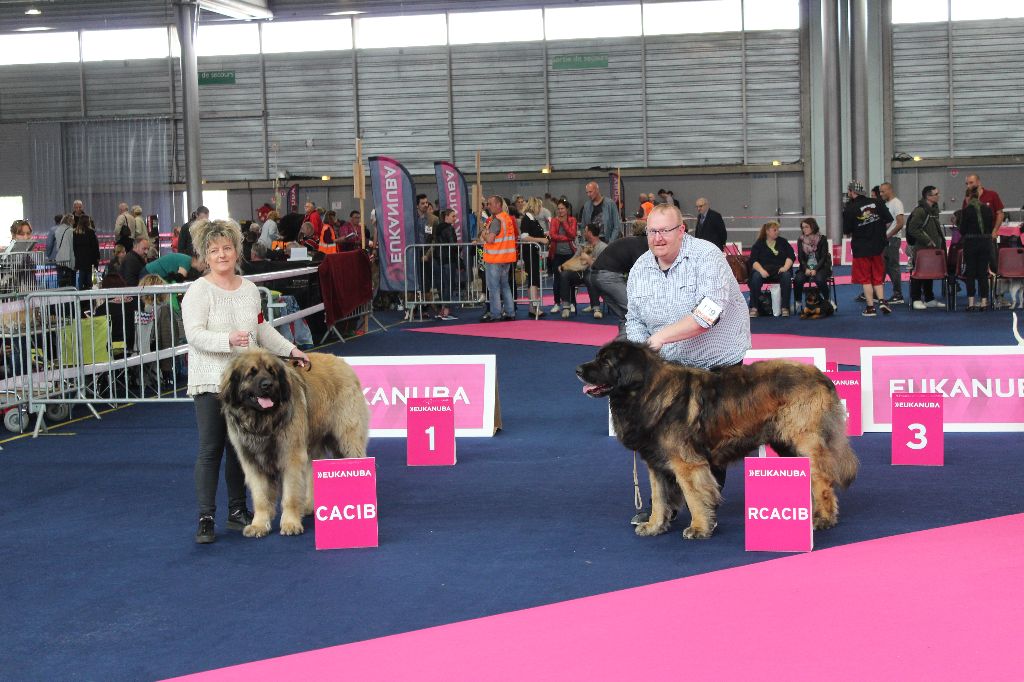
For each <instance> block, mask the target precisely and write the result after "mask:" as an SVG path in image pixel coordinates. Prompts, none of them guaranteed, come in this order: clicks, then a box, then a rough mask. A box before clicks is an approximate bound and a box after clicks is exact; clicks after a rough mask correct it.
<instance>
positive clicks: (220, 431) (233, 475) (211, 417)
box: [195, 393, 245, 516]
mask: <svg viewBox="0 0 1024 682" xmlns="http://www.w3.org/2000/svg"><path fill="white" fill-rule="evenodd" d="M195 406H196V426H197V427H198V430H199V454H198V455H196V467H195V479H196V499H197V501H198V503H199V515H200V516H207V515H208V516H213V514H214V512H216V511H217V482H218V481H219V480H220V460H221V457H222V456H224V455H225V453H226V454H227V456H226V458H225V462H224V482H225V483H227V486H228V508H229V509H238V508H239V507H244V506H245V474H244V473H243V472H242V466H241V465H240V464H239V463H238V455H236V454H235V448H234V447H232V445H231V441H230V440H229V439H228V427H227V424H226V423H225V422H224V415H223V414H221V411H220V398H219V397H218V396H217V394H216V393H201V394H199V395H197V396H196V397H195Z"/></svg>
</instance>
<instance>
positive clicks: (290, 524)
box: [281, 520, 306, 535]
mask: <svg viewBox="0 0 1024 682" xmlns="http://www.w3.org/2000/svg"><path fill="white" fill-rule="evenodd" d="M305 530H306V529H305V528H303V527H302V521H284V520H282V521H281V535H302V533H303V532H305Z"/></svg>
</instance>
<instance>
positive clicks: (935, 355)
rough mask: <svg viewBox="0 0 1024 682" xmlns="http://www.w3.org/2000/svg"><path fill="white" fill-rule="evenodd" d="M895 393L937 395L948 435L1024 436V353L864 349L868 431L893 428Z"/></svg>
mask: <svg viewBox="0 0 1024 682" xmlns="http://www.w3.org/2000/svg"><path fill="white" fill-rule="evenodd" d="M894 393H935V394H939V395H941V396H942V397H943V398H944V400H943V415H944V426H945V430H946V431H989V432H1007V431H1024V400H1022V398H1024V347H1019V346H963V347H949V346H946V347H941V346H938V347H916V348H867V347H865V348H861V398H862V405H861V407H862V409H863V411H864V417H863V421H864V430H865V431H889V430H891V428H892V399H891V397H890V396H891V395H893V394H894Z"/></svg>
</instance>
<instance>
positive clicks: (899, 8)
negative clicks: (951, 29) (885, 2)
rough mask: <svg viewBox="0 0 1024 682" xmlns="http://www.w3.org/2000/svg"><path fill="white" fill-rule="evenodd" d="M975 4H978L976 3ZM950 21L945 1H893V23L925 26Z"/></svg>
mask: <svg viewBox="0 0 1024 682" xmlns="http://www.w3.org/2000/svg"><path fill="white" fill-rule="evenodd" d="M973 4H977V2H976V1H975V2H974V3H973ZM947 20H949V8H948V7H947V6H946V3H945V1H944V0H943V1H942V2H936V0H892V23H894V24H923V23H926V22H929V21H947Z"/></svg>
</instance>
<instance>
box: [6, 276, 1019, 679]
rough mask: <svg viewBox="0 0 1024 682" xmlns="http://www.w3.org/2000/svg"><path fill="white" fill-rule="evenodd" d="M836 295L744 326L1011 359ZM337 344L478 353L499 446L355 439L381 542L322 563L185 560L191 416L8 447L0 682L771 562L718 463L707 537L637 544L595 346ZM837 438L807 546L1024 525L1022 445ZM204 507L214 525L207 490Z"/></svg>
mask: <svg viewBox="0 0 1024 682" xmlns="http://www.w3.org/2000/svg"><path fill="white" fill-rule="evenodd" d="M853 295H854V292H853V290H852V288H849V287H844V288H843V291H842V292H841V296H844V297H845V301H848V303H846V308H845V310H844V311H843V314H841V315H840V316H838V317H835V318H831V319H827V320H822V321H817V322H800V321H799V320H794V319H789V320H783V319H776V320H764V319H758V320H754V325H753V326H754V331H755V332H758V331H762V332H774V333H803V334H811V335H818V336H828V335H839V334H842V335H844V336H848V337H859V338H877V339H891V340H899V341H915V340H919V341H926V342H931V343H948V344H954V345H963V344H1006V343H1011V342H1012V337H1011V336H1010V335H1009V315H1008V314H1003V313H990V314H985V315H970V316H968V315H965V314H963V313H958V314H955V315H954V314H950V315H948V316H947V315H946V314H945V313H941V312H938V311H928V312H925V313H920V314H912V313H907V312H902V313H897V314H894V315H893V316H889V317H887V318H877V319H869V320H863V319H862V318H860V316H859V314H858V315H857V316H856V318H854V317H853V315H852V314H851V313H852V312H853V310H854V308H853V305H854V304H853V303H852V298H853ZM857 312H858V313H859V308H858V309H857ZM475 317H476V316H473V315H471V314H470V313H469V312H468V311H467V313H466V315H465V318H466V320H465V321H475ZM427 324H442V323H427ZM450 324H454V323H450ZM332 349H333V350H335V351H336V352H338V353H339V354H342V355H345V354H349V355H398V354H435V353H436V354H451V353H470V354H475V353H493V354H496V355H497V357H498V373H499V386H500V392H501V405H502V411H503V418H504V423H505V431H503V432H502V433H500V434H499V435H498V436H496V437H495V438H492V439H463V440H460V442H459V464H458V465H457V466H455V467H453V468H437V469H434V468H407V467H406V466H405V463H404V460H405V442H404V440H402V439H374V440H373V441H371V447H370V452H371V454H372V455H374V456H376V457H377V466H378V470H379V491H378V494H379V505H380V529H381V530H380V547H379V548H375V549H363V550H348V551H333V552H317V551H316V550H315V549H314V544H313V536H312V534H311V533H307V534H306V535H304V536H301V537H297V538H283V537H280V536H278V535H276V534H275V535H272V536H271V537H269V538H266V539H263V540H258V541H256V540H248V539H245V538H242V537H241V535H240V534H239V533H237V532H221V533H220V534H219V535H218V540H217V542H216V543H214V544H213V545H208V546H197V545H195V544H194V543H193V541H192V533H193V532H194V492H193V482H192V465H193V460H194V452H195V448H196V436H195V426H194V418H193V413H192V409H191V405H187V404H181V405H177V404H172V405H164V406H152V405H150V406H138V407H130V408H127V409H122V410H117V411H114V412H110V413H108V414H105V415H104V417H103V420H102V421H96V420H93V419H87V420H82V421H79V422H75V423H71V424H68V425H67V426H64V427H62V428H60V429H57V430H55V431H54V432H53V433H52V435H46V436H43V437H40V438H39V439H36V440H31V439H20V440H16V441H12V442H9V443H6V444H5V445H4V448H5V449H4V451H3V452H0V463H2V467H3V468H2V472H3V473H2V476H0V519H2V523H0V548H2V560H0V586H2V587H0V603H2V608H0V678H3V679H12V680H22V679H24V680H43V679H46V680H51V679H54V680H55V679H61V680H78V679H82V680H120V679H126V680H138V679H154V678H160V677H167V676H172V675H178V674H184V673H188V672H194V671H199V670H204V669H209V668H214V667H220V666H226V665H231V664H235V663H241V662H245V661H251V660H256V659H261V658H267V657H271V656H279V655H283V654H288V653H294V652H299V651H304V650H308V649H312V648H317V647H324V646H329V645H334V644H339V643H345V642H352V641H357V640H362V639H366V638H370V637H378V636H381V635H387V634H393V633H397V632H404V631H408V630H413V629H417V628H422V627H427V626H432V625H439V624H444V623H450V622H455V621H459V620H464V619H467V618H474V617H479V616H486V615H491V614H495V613H500V612H505V611H510V610H514V609H521V608H525V607H530V606H536V605H540V604H546V603H551V602H555V601H560V600H565V599H571V598H574V597H582V596H587V595H592V594H597V593H601V592H606V591H609V590H616V589H622V588H626V587H632V586H637V585H643V584H648V583H652V582H656V581H661V580H668V579H672V578H678V577H683V576H688V575H694V574H698V573H705V572H708V571H713V570H717V569H721V568H726V567H731V566H736V565H741V564H746V563H751V562H757V561H764V560H767V559H770V558H774V557H775V556H777V555H772V554H748V553H746V552H744V551H743V525H742V503H743V493H742V489H741V481H740V477H739V476H738V475H737V474H736V473H735V470H734V471H733V473H731V476H730V479H729V482H728V483H727V485H726V489H725V502H724V505H723V508H722V510H721V512H720V525H719V528H718V531H717V533H716V535H715V537H714V538H713V539H712V540H710V541H707V542H700V543H693V542H686V541H684V540H682V539H681V537H680V534H679V531H680V530H681V529H682V527H683V525H684V524H682V523H680V522H677V523H676V525H675V527H674V528H673V532H672V533H670V534H666V535H663V536H660V537H657V538H650V539H647V538H637V537H636V536H635V535H634V534H633V532H632V529H631V527H630V526H629V525H628V523H627V522H628V519H629V518H630V516H631V515H632V514H633V508H632V483H631V458H630V453H628V452H627V451H625V450H624V449H623V448H622V447H621V446H620V445H619V444H618V443H617V442H616V441H614V440H613V439H610V438H609V437H608V436H607V435H606V428H607V426H606V425H607V422H606V414H607V413H606V403H605V402H604V401H598V400H593V399H589V398H586V397H584V396H583V395H582V393H581V385H580V383H579V381H578V380H577V379H576V377H575V376H574V374H573V368H574V367H575V366H576V365H577V364H578V363H580V362H582V361H585V360H587V359H589V358H590V357H592V355H593V353H594V349H593V348H589V347H584V346H575V345H566V344H545V343H537V342H524V341H511V340H496V339H484V338H472V337H451V336H448V335H444V336H438V335H432V334H413V333H409V332H407V331H405V330H404V329H403V328H402V327H397V328H393V329H391V330H390V331H388V332H387V333H384V334H375V335H372V336H369V337H365V338H363V339H360V340H357V341H355V342H353V343H350V344H347V345H345V346H334V347H333V348H332ZM72 434H73V435H72ZM853 444H854V449H855V450H856V451H857V453H858V455H859V456H860V458H861V461H862V470H861V474H860V477H859V478H858V479H857V481H856V482H855V483H854V484H853V487H852V488H851V489H850V490H849V491H847V492H845V493H841V494H840V498H839V499H840V509H841V514H840V518H841V520H840V524H839V526H838V527H836V528H835V529H833V530H830V531H826V532H821V533H817V534H816V536H815V543H816V547H818V548H823V547H830V546H835V545H840V544H845V543H850V542H857V541H860V540H866V539H870V538H876V537H881V536H887V535H893V534H897V533H903V532H908V531H915V530H921V529H926V528H931V527H937V526H942V525H947V524H952V523H959V522H964V521H971V520H976V519H983V518H991V517H995V516H1000V515H1004V514H1012V513H1019V512H1022V511H1024V494H1022V493H1021V490H1022V489H1024V467H1021V466H1020V459H1019V453H1018V452H1017V450H1018V445H1019V438H1018V437H1017V436H1016V435H1010V434H1006V435H997V434H947V435H946V452H947V454H946V466H944V467H942V468H908V467H901V468H894V467H891V466H890V465H889V463H888V462H889V436H888V434H872V435H867V436H863V437H860V438H856V439H854V442H853ZM221 495H222V498H221V500H220V509H221V511H220V512H219V513H218V519H217V521H218V524H219V525H221V526H222V525H223V510H224V508H225V501H224V499H223V485H222V486H221ZM951 551H955V548H951ZM893 570H898V567H893ZM884 579H885V577H884V576H879V580H884ZM641 627H642V624H638V623H624V624H623V632H624V634H625V635H626V636H629V635H631V634H633V633H635V632H637V631H638V630H639V629H640V628H641ZM325 672H326V671H325ZM337 672H338V675H337V676H338V677H339V678H342V677H344V672H343V671H337Z"/></svg>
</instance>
